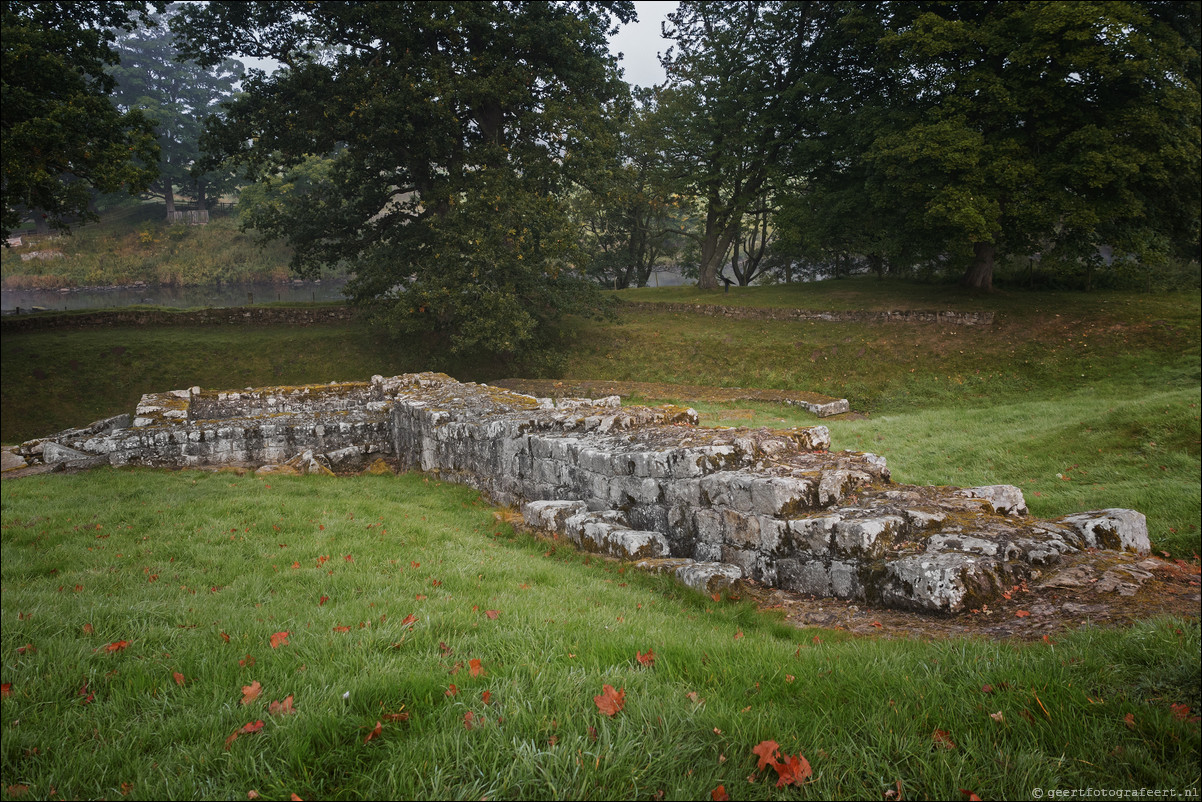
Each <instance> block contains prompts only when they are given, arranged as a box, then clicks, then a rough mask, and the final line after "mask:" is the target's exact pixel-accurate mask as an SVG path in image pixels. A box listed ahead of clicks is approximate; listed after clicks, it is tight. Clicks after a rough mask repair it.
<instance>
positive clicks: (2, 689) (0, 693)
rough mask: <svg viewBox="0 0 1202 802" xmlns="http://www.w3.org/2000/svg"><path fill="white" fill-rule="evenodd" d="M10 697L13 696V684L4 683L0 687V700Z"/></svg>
mask: <svg viewBox="0 0 1202 802" xmlns="http://www.w3.org/2000/svg"><path fill="white" fill-rule="evenodd" d="M12 695H13V684H12V683H11V682H6V683H4V684H3V685H0V698H4V699H7V698H8V697H10V696H12Z"/></svg>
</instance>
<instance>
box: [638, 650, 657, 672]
mask: <svg viewBox="0 0 1202 802" xmlns="http://www.w3.org/2000/svg"><path fill="white" fill-rule="evenodd" d="M634 659H635V660H638V661H639V662H640V663H641V664H643V665H645V666H647V668H651V666H653V665H655V652H653V651H652V650H651V649H648V650H647V653H646V654H643V653H642V652H635V653H634Z"/></svg>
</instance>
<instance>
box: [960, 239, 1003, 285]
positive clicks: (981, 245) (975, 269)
mask: <svg viewBox="0 0 1202 802" xmlns="http://www.w3.org/2000/svg"><path fill="white" fill-rule="evenodd" d="M996 250H997V248H996V246H995V245H994V244H993V243H992V242H974V243H973V245H972V254H973V258H972V264H971V265H969V267H968V270H966V271H964V278H962V279H960V285H961V286H963V287H971V288H972V289H974V290H983V291H985V292H993V256H994V253H995V252H996Z"/></svg>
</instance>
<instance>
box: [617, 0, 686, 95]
mask: <svg viewBox="0 0 1202 802" xmlns="http://www.w3.org/2000/svg"><path fill="white" fill-rule="evenodd" d="M634 7H635V10H636V11H638V14H639V21H638V22H634V23H631V24H629V25H623V26H621V28H620V29H619V30H618V33H617V35H615V36H614V37H613V39H611V40H610V42H609V49H610V52H612V53H614V54H615V55H616V54H617V53H622V60H621V61H620V62H619V64H620V65H621V67H622V69H623V71H624V72H625V78H626V81H627V83H631V84H634V85H635V86H654V85H656V84H661V83H663V81H664V77H665V76H664V68H663V67H661V66H660V65H659V58H658V55H657V54H658V53H661V52H663V51H664V50H667V49H668V45H669V44H670V42H669V41H668V40H667V39H663V38H661V37H660V23H661V22H663V21H664V20H665V19H667V17H668V12H670V11H674V10H675V9H676V3H675V2H674V0H672V1H671V2H663V0H635V3H634Z"/></svg>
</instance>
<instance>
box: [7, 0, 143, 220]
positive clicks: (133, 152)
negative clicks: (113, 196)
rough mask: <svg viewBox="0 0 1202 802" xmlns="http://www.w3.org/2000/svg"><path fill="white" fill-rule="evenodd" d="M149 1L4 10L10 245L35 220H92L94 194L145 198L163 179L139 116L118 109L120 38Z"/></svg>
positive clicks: (11, 5) (27, 4) (55, 4)
mask: <svg viewBox="0 0 1202 802" xmlns="http://www.w3.org/2000/svg"><path fill="white" fill-rule="evenodd" d="M163 5H164V4H162V3H157V4H155V3H144V2H93V3H73V2H10V1H9V0H4V2H3V3H2V4H0V14H2V18H0V24H2V30H0V43H2V47H3V61H2V62H0V87H2V90H0V96H2V100H3V107H4V113H3V117H2V123H0V132H2V136H0V161H2V165H0V169H2V174H3V185H2V186H3V219H2V223H0V227H2V228H3V233H4V235H5V236H7V235H8V233H9V232H10V231H11V230H13V229H14V228H16V227H17V226H18V225H20V223H21V220H22V219H23V218H25V217H26V216H27V215H29V214H30V213H35V212H36V213H37V214H44V215H45V216H46V218H47V220H48V222H49V223H50V224H51V225H52V226H54V227H65V225H66V223H67V221H68V219H70V218H74V217H79V218H85V219H86V218H88V217H91V216H93V215H91V213H90V212H89V208H88V207H89V203H90V201H91V200H92V193H93V191H97V190H98V191H100V192H117V191H122V190H124V191H128V192H139V191H141V190H143V189H145V188H146V187H147V185H148V184H149V183H150V182H151V181H152V180H153V179H154V177H155V165H156V164H157V162H158V145H157V143H156V142H155V137H154V133H153V131H152V128H151V125H150V122H149V121H148V120H147V118H146V117H145V116H144V115H143V114H142V113H141V112H139V111H128V112H125V113H122V112H119V111H118V110H117V109H116V108H115V107H114V106H113V105H112V103H111V102H110V101H109V94H110V93H111V92H112V89H113V78H112V77H111V76H110V75H109V73H108V69H109V68H110V67H111V66H112V65H114V64H116V63H117V60H118V59H117V55H116V52H115V51H114V50H113V47H112V43H113V40H114V38H115V33H114V31H115V30H122V31H131V30H133V29H134V28H135V27H136V26H137V25H138V24H139V21H140V20H141V19H143V18H144V15H145V14H146V13H147V12H148V11H149V10H150V9H151V8H156V7H157V8H158V9H159V10H162V7H163Z"/></svg>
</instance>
